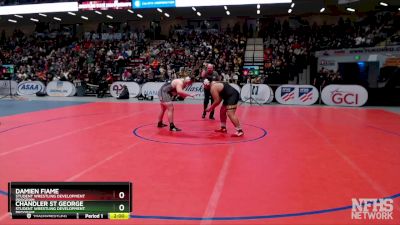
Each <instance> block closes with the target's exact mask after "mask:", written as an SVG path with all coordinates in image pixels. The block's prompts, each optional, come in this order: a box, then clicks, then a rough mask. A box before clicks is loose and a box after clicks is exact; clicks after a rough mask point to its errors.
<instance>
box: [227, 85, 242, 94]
mask: <svg viewBox="0 0 400 225" xmlns="http://www.w3.org/2000/svg"><path fill="white" fill-rule="evenodd" d="M229 84H230V85H231V86H232V87H233V88H235V90H236V91H238V92H239V93H240V91H241V88H240V87H239V85H237V84H234V83H229Z"/></svg>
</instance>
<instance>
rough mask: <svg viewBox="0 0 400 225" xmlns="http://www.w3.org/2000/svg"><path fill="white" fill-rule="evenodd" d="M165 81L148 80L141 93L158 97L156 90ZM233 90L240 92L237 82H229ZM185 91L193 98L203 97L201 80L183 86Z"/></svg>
mask: <svg viewBox="0 0 400 225" xmlns="http://www.w3.org/2000/svg"><path fill="white" fill-rule="evenodd" d="M164 84H165V82H148V83H145V84H143V86H142V92H141V93H142V95H147V96H153V97H154V98H156V99H158V90H160V88H161V86H163V85H164ZM230 85H231V86H232V87H233V88H235V90H237V91H238V92H239V93H240V87H239V85H237V84H230ZM185 92H188V93H190V94H195V95H196V96H195V97H194V99H204V86H203V83H201V82H195V83H193V84H192V85H191V86H188V87H186V88H185Z"/></svg>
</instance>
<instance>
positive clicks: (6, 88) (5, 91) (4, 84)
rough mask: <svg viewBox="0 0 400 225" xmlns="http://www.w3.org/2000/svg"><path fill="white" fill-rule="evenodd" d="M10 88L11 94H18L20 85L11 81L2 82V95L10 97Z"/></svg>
mask: <svg viewBox="0 0 400 225" xmlns="http://www.w3.org/2000/svg"><path fill="white" fill-rule="evenodd" d="M10 86H11V94H12V95H15V94H17V86H18V83H17V82H15V81H13V80H12V81H11V82H10V81H9V80H0V95H9V94H10Z"/></svg>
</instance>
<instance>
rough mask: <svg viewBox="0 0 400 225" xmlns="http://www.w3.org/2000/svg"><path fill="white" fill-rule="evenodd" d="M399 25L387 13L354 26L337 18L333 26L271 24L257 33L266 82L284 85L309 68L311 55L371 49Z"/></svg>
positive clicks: (390, 34) (396, 20)
mask: <svg viewBox="0 0 400 225" xmlns="http://www.w3.org/2000/svg"><path fill="white" fill-rule="evenodd" d="M399 22H400V20H399V16H396V14H395V13H391V12H379V13H374V14H371V15H369V16H367V17H365V18H364V19H362V20H360V21H357V22H352V21H350V20H349V19H346V20H343V19H342V18H340V19H339V21H338V23H337V24H334V25H327V24H323V25H321V26H318V25H317V24H315V23H314V24H312V25H310V24H309V23H308V21H302V20H300V21H299V23H300V25H298V26H297V27H291V26H290V24H289V22H288V21H284V22H283V23H280V22H279V21H277V22H274V23H272V24H270V25H269V26H267V27H264V28H263V29H262V30H261V31H260V34H261V35H262V36H263V38H264V41H265V42H264V60H265V71H266V74H267V77H268V81H267V82H272V83H274V82H275V83H285V82H287V80H288V79H291V78H293V77H294V76H296V75H297V74H298V73H299V72H301V71H302V70H303V69H304V67H305V66H306V65H309V64H310V57H312V54H313V53H314V52H315V51H319V50H325V49H343V48H358V47H371V46H375V45H377V44H378V43H380V42H383V41H385V40H386V39H387V38H390V37H391V36H392V35H393V34H395V32H396V31H398V28H399V27H400V23H399ZM392 38H393V39H395V38H396V36H393V37H392Z"/></svg>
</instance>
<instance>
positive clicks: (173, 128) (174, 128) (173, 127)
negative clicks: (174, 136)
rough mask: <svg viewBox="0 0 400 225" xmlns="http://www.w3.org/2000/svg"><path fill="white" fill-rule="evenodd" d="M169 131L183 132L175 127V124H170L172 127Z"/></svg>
mask: <svg viewBox="0 0 400 225" xmlns="http://www.w3.org/2000/svg"><path fill="white" fill-rule="evenodd" d="M169 130H170V131H182V130H181V129H179V128H177V127H176V126H175V124H173V123H170V125H169Z"/></svg>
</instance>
